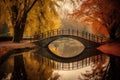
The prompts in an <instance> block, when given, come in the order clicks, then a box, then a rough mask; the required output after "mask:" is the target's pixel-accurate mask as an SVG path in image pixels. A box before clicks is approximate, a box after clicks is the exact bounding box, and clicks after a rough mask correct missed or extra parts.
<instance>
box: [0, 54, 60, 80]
mask: <svg viewBox="0 0 120 80" xmlns="http://www.w3.org/2000/svg"><path fill="white" fill-rule="evenodd" d="M0 68H1V69H0V78H1V79H0V80H2V79H5V80H6V78H7V77H8V75H9V74H10V73H11V75H10V78H11V80H48V79H50V80H57V79H56V78H57V77H59V76H58V75H56V76H55V77H52V72H53V68H52V67H50V66H48V65H47V61H45V62H42V61H41V57H40V55H39V54H36V53H31V52H26V53H23V55H15V56H11V58H10V59H8V60H7V61H6V62H5V63H4V64H3V65H2V66H0Z"/></svg>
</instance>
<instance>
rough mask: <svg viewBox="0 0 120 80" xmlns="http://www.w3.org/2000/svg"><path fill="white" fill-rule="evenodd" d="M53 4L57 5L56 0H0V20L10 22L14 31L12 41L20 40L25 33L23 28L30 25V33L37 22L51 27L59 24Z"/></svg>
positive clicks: (42, 25)
mask: <svg viewBox="0 0 120 80" xmlns="http://www.w3.org/2000/svg"><path fill="white" fill-rule="evenodd" d="M55 5H57V4H56V0H47V1H46V0H20V1H18V0H2V1H1V3H0V6H1V8H0V9H1V10H0V17H2V18H1V19H0V20H1V22H2V21H3V22H7V23H8V24H11V26H12V27H13V33H14V36H13V41H14V42H20V40H22V37H23V35H24V33H26V32H25V31H26V30H25V29H28V28H30V27H31V28H32V31H33V32H31V33H34V31H35V30H36V29H37V28H36V27H38V24H39V23H40V26H41V27H45V28H52V27H53V26H56V25H58V24H59V20H58V18H57V13H56V11H55ZM57 6H58V5H57ZM2 9H3V11H2ZM26 26H29V27H27V28H26ZM40 26H39V27H40ZM45 28H42V29H45Z"/></svg>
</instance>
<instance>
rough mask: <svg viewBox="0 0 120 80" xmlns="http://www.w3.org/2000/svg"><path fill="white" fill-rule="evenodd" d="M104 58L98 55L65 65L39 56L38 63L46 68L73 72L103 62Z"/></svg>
mask: <svg viewBox="0 0 120 80" xmlns="http://www.w3.org/2000/svg"><path fill="white" fill-rule="evenodd" d="M106 58H107V57H106V56H105V55H103V54H100V55H96V56H92V57H88V58H85V59H83V60H80V61H75V62H69V63H65V62H58V61H55V60H52V59H49V58H46V57H43V56H41V57H40V59H41V60H40V61H41V63H44V62H45V63H46V65H47V66H50V67H52V68H53V69H56V70H75V69H80V68H84V67H87V66H90V65H93V64H97V63H98V62H103V61H105V60H106Z"/></svg>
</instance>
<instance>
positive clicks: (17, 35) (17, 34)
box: [13, 14, 27, 43]
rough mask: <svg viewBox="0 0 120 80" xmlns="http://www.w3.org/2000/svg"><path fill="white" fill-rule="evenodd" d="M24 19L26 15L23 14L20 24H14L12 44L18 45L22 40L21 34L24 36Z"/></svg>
mask: <svg viewBox="0 0 120 80" xmlns="http://www.w3.org/2000/svg"><path fill="white" fill-rule="evenodd" d="M26 19H27V14H25V15H24V16H23V17H22V19H21V23H20V24H19V23H16V25H15V27H14V37H13V42H16V43H19V42H20V41H21V40H22V38H23V34H24V29H25V23H26Z"/></svg>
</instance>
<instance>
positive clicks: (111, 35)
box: [110, 23, 119, 40]
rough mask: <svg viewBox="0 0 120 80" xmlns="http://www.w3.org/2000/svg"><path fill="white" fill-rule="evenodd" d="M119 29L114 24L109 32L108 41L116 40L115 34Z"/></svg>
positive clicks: (117, 25)
mask: <svg viewBox="0 0 120 80" xmlns="http://www.w3.org/2000/svg"><path fill="white" fill-rule="evenodd" d="M118 27H119V23H115V24H114V25H113V27H112V28H111V31H110V40H114V39H116V32H117V29H118Z"/></svg>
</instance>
